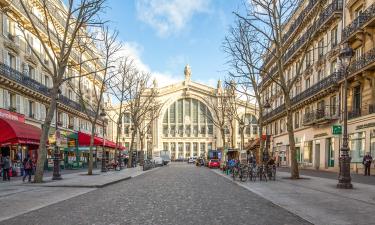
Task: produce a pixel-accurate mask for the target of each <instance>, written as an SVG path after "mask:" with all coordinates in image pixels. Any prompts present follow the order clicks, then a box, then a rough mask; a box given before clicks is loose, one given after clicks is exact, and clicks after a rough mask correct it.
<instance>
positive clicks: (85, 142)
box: [78, 132, 121, 149]
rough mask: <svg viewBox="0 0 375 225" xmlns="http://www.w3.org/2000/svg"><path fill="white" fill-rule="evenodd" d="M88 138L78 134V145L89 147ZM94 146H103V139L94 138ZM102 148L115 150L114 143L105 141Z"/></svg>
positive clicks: (84, 134) (88, 136)
mask: <svg viewBox="0 0 375 225" xmlns="http://www.w3.org/2000/svg"><path fill="white" fill-rule="evenodd" d="M90 138H91V135H90V134H86V133H82V132H78V145H79V146H90ZM94 146H103V138H100V137H97V136H94ZM104 146H105V147H107V148H116V143H115V142H113V141H110V140H107V139H106V140H105V141H104ZM120 149H121V148H120Z"/></svg>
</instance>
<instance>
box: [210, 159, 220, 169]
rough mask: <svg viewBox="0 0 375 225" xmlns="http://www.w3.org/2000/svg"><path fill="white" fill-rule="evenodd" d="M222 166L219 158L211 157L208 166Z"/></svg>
mask: <svg viewBox="0 0 375 225" xmlns="http://www.w3.org/2000/svg"><path fill="white" fill-rule="evenodd" d="M219 167H220V162H219V160H217V159H211V160H210V161H208V168H219Z"/></svg>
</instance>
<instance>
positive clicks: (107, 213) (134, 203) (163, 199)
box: [0, 163, 309, 225]
mask: <svg viewBox="0 0 375 225" xmlns="http://www.w3.org/2000/svg"><path fill="white" fill-rule="evenodd" d="M0 224H4V225H5V224H6V225H12V224H14V225H16V224H28V225H29V224H30V225H34V224H48V225H49V224H55V225H58V224H95V225H99V224H184V225H187V224H257V225H261V224H272V225H277V224H288V225H291V224H309V223H308V222H306V221H305V220H303V219H301V218H300V217H297V216H295V215H293V214H291V213H289V212H288V211H286V210H284V209H282V208H280V207H278V206H276V205H274V204H272V203H271V202H269V201H267V200H265V199H263V198H261V197H259V196H258V195H255V194H253V193H252V192H250V191H248V190H246V189H244V188H242V187H240V186H238V185H236V184H234V183H232V182H231V181H230V180H227V179H226V178H224V177H221V176H219V175H217V174H215V173H213V172H212V171H210V170H209V169H207V168H197V167H194V166H192V165H187V164H185V163H176V164H172V165H170V166H167V167H164V168H161V169H159V170H155V171H151V172H150V173H146V174H142V175H140V176H138V177H136V178H133V179H131V180H128V181H124V182H120V183H117V184H114V185H111V186H108V187H105V188H101V189H97V190H95V191H92V192H89V193H86V194H83V195H80V196H78V197H75V198H73V199H70V200H66V201H63V202H60V203H57V204H54V205H50V206H48V207H45V208H42V209H39V210H36V211H32V212H30V213H27V214H23V215H21V216H18V217H16V218H12V219H10V220H7V221H3V222H2V223H0Z"/></svg>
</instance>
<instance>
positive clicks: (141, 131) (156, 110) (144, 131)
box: [138, 97, 163, 151]
mask: <svg viewBox="0 0 375 225" xmlns="http://www.w3.org/2000/svg"><path fill="white" fill-rule="evenodd" d="M153 98H154V97H153ZM162 106H163V104H162V103H160V102H158V101H156V100H155V99H154V101H153V102H151V104H150V105H149V106H148V111H147V112H146V113H145V114H144V115H143V118H141V121H142V122H141V124H140V125H139V126H138V135H139V141H140V149H141V151H143V150H144V140H145V138H146V137H147V135H148V134H151V133H152V128H153V123H154V122H155V121H156V119H157V118H158V117H159V115H160V111H161V109H162Z"/></svg>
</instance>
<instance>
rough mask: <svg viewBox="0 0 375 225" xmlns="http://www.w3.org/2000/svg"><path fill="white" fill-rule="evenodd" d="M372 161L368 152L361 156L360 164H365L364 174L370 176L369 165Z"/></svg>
mask: <svg viewBox="0 0 375 225" xmlns="http://www.w3.org/2000/svg"><path fill="white" fill-rule="evenodd" d="M371 163H372V157H371V155H370V153H369V152H366V155H365V156H364V157H363V160H362V164H363V165H364V166H365V176H370V167H371Z"/></svg>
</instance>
